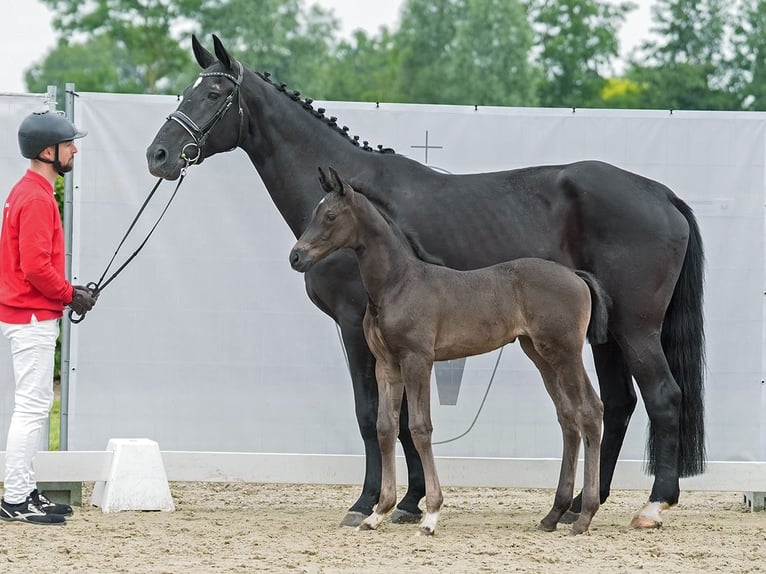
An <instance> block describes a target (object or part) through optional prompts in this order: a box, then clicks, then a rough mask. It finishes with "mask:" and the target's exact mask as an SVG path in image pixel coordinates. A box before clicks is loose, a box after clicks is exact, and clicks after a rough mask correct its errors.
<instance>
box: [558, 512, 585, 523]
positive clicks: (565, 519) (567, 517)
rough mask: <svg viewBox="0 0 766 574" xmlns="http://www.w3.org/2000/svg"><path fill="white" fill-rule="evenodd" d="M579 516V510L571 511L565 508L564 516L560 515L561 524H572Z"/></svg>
mask: <svg viewBox="0 0 766 574" xmlns="http://www.w3.org/2000/svg"><path fill="white" fill-rule="evenodd" d="M579 517H580V513H579V512H572V511H571V510H567V511H566V512H565V513H564V516H562V517H561V520H559V522H561V524H574V522H575V521H576V520H577V519H578V518H579Z"/></svg>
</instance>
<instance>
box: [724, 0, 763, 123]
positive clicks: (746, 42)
mask: <svg viewBox="0 0 766 574" xmlns="http://www.w3.org/2000/svg"><path fill="white" fill-rule="evenodd" d="M734 21H735V22H737V24H736V25H735V26H734V30H733V37H732V47H733V52H734V57H733V58H732V70H731V88H732V92H733V93H734V94H735V97H736V98H737V101H738V103H739V105H740V106H741V107H742V108H743V109H747V110H758V111H763V110H766V1H764V0H742V2H741V3H740V5H739V9H738V11H737V13H736V16H735V19H734Z"/></svg>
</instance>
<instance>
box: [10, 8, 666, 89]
mask: <svg viewBox="0 0 766 574" xmlns="http://www.w3.org/2000/svg"><path fill="white" fill-rule="evenodd" d="M634 1H635V3H636V4H638V10H637V11H635V12H633V13H632V14H631V16H630V17H629V19H628V21H627V22H626V24H625V25H624V27H623V30H622V32H621V35H620V43H621V47H622V53H623V55H626V54H627V52H628V51H629V50H630V49H631V48H632V47H633V46H635V45H637V44H638V43H639V42H640V41H641V40H643V39H645V38H646V36H647V35H648V28H649V23H650V7H651V4H652V0H634ZM306 3H307V4H319V5H321V6H322V7H324V8H331V9H333V10H334V12H335V15H336V17H338V18H339V19H340V21H341V32H342V33H343V35H345V36H350V34H351V32H352V31H354V30H356V29H359V28H361V29H364V30H366V31H367V32H369V33H376V32H377V31H378V29H379V28H380V26H383V25H386V26H388V27H393V26H394V25H395V24H396V23H397V20H398V17H399V9H400V7H401V5H402V3H403V0H306ZM3 6H4V7H5V11H4V12H5V13H4V17H3V19H2V22H0V54H2V55H3V59H4V61H5V62H6V63H5V68H6V70H5V72H4V73H3V75H2V78H0V92H17V93H18V92H25V91H26V90H25V89H24V72H25V70H26V69H27V68H29V67H30V66H31V65H32V64H33V63H35V62H37V61H39V60H41V59H42V58H43V56H44V55H45V54H46V52H47V51H48V50H49V49H50V48H51V47H52V46H53V45H54V43H55V37H54V34H53V30H52V28H51V19H52V16H53V14H52V13H51V12H50V11H49V10H48V8H47V7H46V6H45V5H43V4H42V3H41V2H40V1H39V0H3Z"/></svg>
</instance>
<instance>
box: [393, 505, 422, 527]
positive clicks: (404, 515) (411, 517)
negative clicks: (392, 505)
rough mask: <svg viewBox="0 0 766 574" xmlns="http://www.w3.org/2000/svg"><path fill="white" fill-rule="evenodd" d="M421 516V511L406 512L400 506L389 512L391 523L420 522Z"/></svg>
mask: <svg viewBox="0 0 766 574" xmlns="http://www.w3.org/2000/svg"><path fill="white" fill-rule="evenodd" d="M422 518H423V513H422V512H420V511H418V512H417V514H416V513H414V512H407V511H406V510H402V509H401V508H396V509H395V510H394V511H393V512H392V513H391V522H392V523H393V524H412V523H414V522H420V520H421V519H422Z"/></svg>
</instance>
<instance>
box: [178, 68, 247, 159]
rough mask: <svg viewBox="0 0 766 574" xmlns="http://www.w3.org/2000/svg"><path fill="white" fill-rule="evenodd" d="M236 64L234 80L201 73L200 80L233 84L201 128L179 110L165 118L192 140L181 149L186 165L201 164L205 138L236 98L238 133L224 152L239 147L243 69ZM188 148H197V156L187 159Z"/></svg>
mask: <svg viewBox="0 0 766 574" xmlns="http://www.w3.org/2000/svg"><path fill="white" fill-rule="evenodd" d="M236 64H237V67H238V69H239V73H238V75H237V77H236V78H235V77H234V76H232V75H231V74H229V73H227V72H203V73H202V74H200V75H199V77H200V78H205V77H210V76H222V77H224V78H228V79H230V80H231V81H232V82H234V89H233V90H232V91H231V93H230V94H229V95H228V96H226V99H225V100H224V101H223V103H222V104H221V106H220V107H219V108H218V109H217V110H216V112H215V113H214V114H213V116H212V117H211V118H210V119H209V120H208V121H207V122H206V123H205V124H204V125H203V126H202V127H199V126H198V125H197V124H196V123H195V122H194V120H193V119H191V118H190V117H189V116H187V115H186V114H185V113H183V112H182V111H180V110H175V111H174V112H171V113H170V115H169V116H168V117H167V118H166V121H170V120H173V121H175V122H178V123H179V124H180V125H181V127H183V128H184V129H185V130H186V131H187V132H188V134H189V135H190V136H191V137H192V139H193V140H194V141H193V142H189V143H187V144H186V145H185V146H184V147H183V148H182V149H181V159H183V160H184V161H186V162H187V164H188V165H191V164H195V163H202V150H203V148H204V146H205V141H207V138H208V136H209V135H210V132H212V131H213V128H214V127H215V125H216V124H217V123H218V122H219V121H221V119H222V118H223V116H225V115H226V112H227V111H229V108H230V107H231V105H232V104H233V103H234V98H237V107H238V109H239V132H238V133H237V143H236V144H234V145H233V146H232V147H231V148H229V149H228V150H226V151H230V150H232V149H234V148H236V147H237V146H238V145H239V142H240V138H241V137H242V122H243V120H244V114H243V113H242V105H241V104H240V101H239V87H240V85H241V84H242V75H243V68H242V64H240V63H239V62H236ZM189 147H195V148H197V154H196V155H195V156H194V157H189V156H187V155H186V150H187V148H189Z"/></svg>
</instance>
